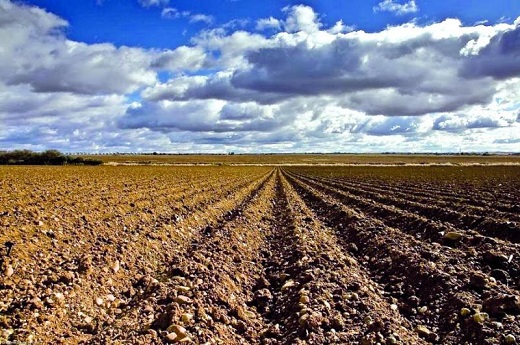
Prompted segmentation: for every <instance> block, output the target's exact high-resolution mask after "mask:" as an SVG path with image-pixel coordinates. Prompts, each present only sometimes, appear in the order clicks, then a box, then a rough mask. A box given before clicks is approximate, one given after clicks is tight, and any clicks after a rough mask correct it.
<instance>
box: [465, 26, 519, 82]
mask: <svg viewBox="0 0 520 345" xmlns="http://www.w3.org/2000/svg"><path fill="white" fill-rule="evenodd" d="M519 42H520V25H517V26H516V28H514V29H511V30H506V31H504V32H500V33H497V34H496V35H495V36H493V37H492V38H490V39H489V43H488V44H487V45H486V46H484V47H482V48H481V49H480V50H479V52H478V54H472V55H470V56H468V58H467V59H466V61H465V65H464V67H463V68H462V69H461V71H460V75H461V76H463V77H466V78H482V77H492V78H494V79H499V80H503V79H508V78H513V77H520V44H519Z"/></svg>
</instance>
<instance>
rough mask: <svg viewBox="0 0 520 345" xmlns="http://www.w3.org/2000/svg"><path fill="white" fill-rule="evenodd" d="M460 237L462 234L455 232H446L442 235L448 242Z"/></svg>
mask: <svg viewBox="0 0 520 345" xmlns="http://www.w3.org/2000/svg"><path fill="white" fill-rule="evenodd" d="M461 237H462V234H461V233H460V232H457V231H448V232H447V233H445V234H444V238H445V239H447V240H450V241H457V240H460V238H461Z"/></svg>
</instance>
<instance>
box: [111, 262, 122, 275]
mask: <svg viewBox="0 0 520 345" xmlns="http://www.w3.org/2000/svg"><path fill="white" fill-rule="evenodd" d="M119 268H120V266H119V260H116V261H115V262H114V264H113V265H112V271H114V273H117V271H119Z"/></svg>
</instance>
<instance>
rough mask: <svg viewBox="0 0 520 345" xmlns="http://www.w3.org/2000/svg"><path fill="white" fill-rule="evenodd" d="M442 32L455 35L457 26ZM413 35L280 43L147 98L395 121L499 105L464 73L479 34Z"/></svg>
mask: <svg viewBox="0 0 520 345" xmlns="http://www.w3.org/2000/svg"><path fill="white" fill-rule="evenodd" d="M455 24H456V23H455ZM438 25H439V26H442V25H445V26H446V27H450V28H452V27H454V25H453V23H452V22H446V23H445V24H438ZM441 29H443V28H441ZM444 29H445V28H444ZM452 29H453V28H452ZM455 29H456V28H455ZM414 30H416V31H417V33H416V34H408V36H406V35H405V37H403V38H401V39H398V40H391V39H390V40H389V39H386V38H383V37H379V36H377V34H360V33H350V34H338V35H329V36H328V39H329V41H328V43H327V42H325V43H321V44H319V45H316V44H315V43H310V42H313V38H308V39H306V40H301V41H299V42H297V43H296V44H287V43H286V42H285V43H284V42H282V43H280V42H277V41H273V42H272V43H271V44H267V46H264V47H260V48H258V49H249V50H248V51H246V52H245V53H244V54H245V55H244V57H245V59H246V61H247V64H246V65H239V66H237V67H236V68H235V69H234V70H233V71H232V73H224V74H213V75H209V76H207V77H205V78H204V80H203V81H201V79H199V80H198V82H191V81H190V80H189V78H184V80H185V85H184V87H183V88H182V90H181V91H180V90H179V88H178V87H175V85H176V84H177V83H178V82H179V80H172V81H171V82H170V83H171V85H169V84H163V85H160V86H158V87H152V88H151V89H150V90H148V91H147V92H146V93H145V97H146V98H147V99H148V100H156V101H157V100H165V99H167V100H173V101H181V100H195V99H220V100H226V101H232V102H252V101H253V102H257V103H260V104H277V103H280V102H282V101H284V100H287V99H291V98H302V99H303V98H306V97H320V96H333V97H335V102H337V103H338V104H341V105H342V106H343V107H345V108H349V109H353V110H359V111H363V112H366V113H368V114H370V115H389V116H419V115H424V114H429V113H442V112H452V111H458V110H461V109H463V108H465V107H468V106H472V105H481V104H487V103H489V102H490V101H491V100H492V97H493V95H494V94H495V93H496V82H495V81H493V80H491V79H489V78H485V77H483V78H479V79H475V78H473V77H471V78H470V77H467V76H464V75H463V74H462V73H459V71H460V70H461V69H462V68H464V66H465V63H466V59H467V58H468V57H467V56H463V55H461V51H462V50H463V49H464V48H465V47H466V45H467V44H468V42H470V41H472V40H475V39H478V38H479V35H478V32H468V30H466V31H464V32H461V34H460V35H452V36H448V37H444V38H442V39H439V37H437V36H438V34H436V31H435V30H433V29H432V30H430V31H428V30H426V29H423V30H422V31H421V30H419V29H414ZM439 30H440V29H439ZM440 31H441V30H440ZM380 35H382V34H380ZM401 35H402V33H401ZM309 37H311V36H309ZM229 39H230V37H226V38H222V40H229ZM222 49H225V48H222ZM170 86H171V87H170Z"/></svg>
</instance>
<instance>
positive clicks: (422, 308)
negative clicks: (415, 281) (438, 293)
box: [417, 305, 428, 314]
mask: <svg viewBox="0 0 520 345" xmlns="http://www.w3.org/2000/svg"><path fill="white" fill-rule="evenodd" d="M427 310H428V307H427V306H425V305H423V306H422V307H420V308H419V309H417V311H418V312H419V314H424V313H426V311H427Z"/></svg>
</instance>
